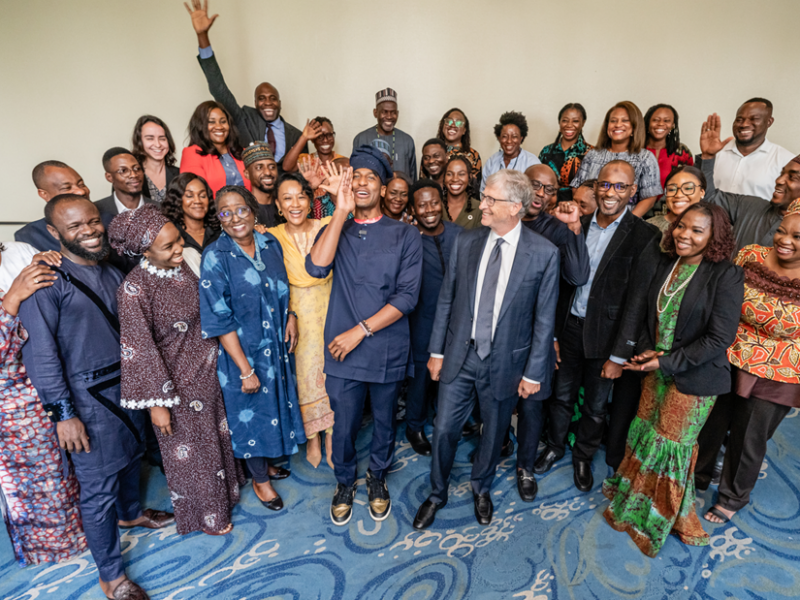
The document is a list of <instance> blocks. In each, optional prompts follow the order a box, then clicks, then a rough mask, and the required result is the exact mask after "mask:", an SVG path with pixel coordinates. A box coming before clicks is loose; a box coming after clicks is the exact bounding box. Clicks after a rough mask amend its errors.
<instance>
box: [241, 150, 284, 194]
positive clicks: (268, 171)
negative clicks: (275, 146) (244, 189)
mask: <svg viewBox="0 0 800 600" xmlns="http://www.w3.org/2000/svg"><path fill="white" fill-rule="evenodd" d="M244 175H245V177H247V179H249V180H250V183H251V184H253V187H255V188H258V190H259V191H261V192H264V193H265V194H271V193H272V192H274V191H275V184H276V183H277V182H278V163H276V162H275V161H274V160H272V159H271V158H265V159H264V160H257V161H256V162H254V163H251V164H250V166H248V167H247V168H246V169H245V171H244Z"/></svg>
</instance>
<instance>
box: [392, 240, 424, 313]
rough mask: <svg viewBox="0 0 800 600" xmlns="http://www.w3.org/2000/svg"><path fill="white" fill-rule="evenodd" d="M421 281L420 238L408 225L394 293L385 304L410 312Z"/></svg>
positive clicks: (416, 298)
mask: <svg viewBox="0 0 800 600" xmlns="http://www.w3.org/2000/svg"><path fill="white" fill-rule="evenodd" d="M421 281H422V240H421V239H420V237H419V235H418V234H417V233H416V229H413V228H411V227H409V228H408V233H407V234H406V236H405V240H404V241H403V253H402V255H401V257H400V270H399V272H398V274H397V284H396V285H395V290H394V294H392V295H391V296H389V297H388V298H387V299H386V304H391V305H392V306H394V307H395V308H396V309H397V310H399V311H400V312H401V313H403V314H404V315H407V314H409V313H411V312H412V311H413V310H414V309H415V308H416V307H417V300H419V287H420V282H421Z"/></svg>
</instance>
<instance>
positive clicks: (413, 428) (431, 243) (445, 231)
mask: <svg viewBox="0 0 800 600" xmlns="http://www.w3.org/2000/svg"><path fill="white" fill-rule="evenodd" d="M410 195H411V206H412V208H413V210H414V213H413V214H414V217H415V219H416V223H417V229H419V232H420V234H421V235H420V239H421V240H422V280H421V282H420V288H419V300H418V302H417V306H416V308H415V309H414V312H412V313H411V314H410V315H408V324H409V326H410V328H411V354H412V356H413V358H414V375H412V376H411V377H409V379H408V396H407V399H406V439H407V440H408V441H409V443H410V444H411V447H412V448H413V449H414V451H415V452H416V453H417V454H421V455H422V456H430V454H431V443H430V441H428V437H427V436H426V435H425V423H426V421H427V419H428V397H429V396H430V394H429V393H428V392H429V390H430V388H431V378H430V375H429V374H428V366H427V363H428V358H429V357H430V355H429V354H428V343H429V342H430V340H431V331H432V330H433V318H434V316H435V315H436V301H437V300H438V299H439V290H440V289H441V287H442V281H443V280H444V274H445V272H446V271H447V264H448V263H449V262H450V251H451V250H452V249H453V244H454V243H455V241H456V237H457V236H458V234H459V232H461V231H463V228H462V227H461V226H460V225H456V224H455V223H451V222H450V221H443V220H442V214H443V213H442V205H443V202H442V188H441V186H440V185H439V184H438V183H436V182H435V181H433V180H432V179H420V180H418V181H417V182H416V183H415V184H414V185H412V186H411V192H410Z"/></svg>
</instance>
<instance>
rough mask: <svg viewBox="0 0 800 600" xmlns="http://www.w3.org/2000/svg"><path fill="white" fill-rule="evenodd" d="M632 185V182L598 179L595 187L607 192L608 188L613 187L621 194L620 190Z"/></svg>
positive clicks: (622, 190)
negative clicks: (613, 181) (612, 181)
mask: <svg viewBox="0 0 800 600" xmlns="http://www.w3.org/2000/svg"><path fill="white" fill-rule="evenodd" d="M632 185H633V184H632V183H611V182H610V181H598V182H597V189H598V190H603V191H604V192H607V191H608V190H610V189H611V188H612V187H613V188H614V190H615V191H617V192H619V193H620V194H621V193H622V192H624V191H625V190H627V189H628V188H629V187H631V186H632Z"/></svg>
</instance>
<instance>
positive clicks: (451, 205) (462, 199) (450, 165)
mask: <svg viewBox="0 0 800 600" xmlns="http://www.w3.org/2000/svg"><path fill="white" fill-rule="evenodd" d="M470 169H471V163H470V160H469V158H468V157H466V156H464V155H463V154H454V155H453V156H451V157H450V159H449V160H448V161H447V166H446V167H445V169H444V197H443V201H444V202H443V204H444V220H445V221H452V222H453V223H455V224H456V225H460V226H461V227H463V228H464V229H477V228H478V227H481V226H482V225H481V211H480V209H479V208H478V206H479V205H480V202H479V201H478V199H477V198H474V197H473V194H474V182H473V180H472V177H471V175H470Z"/></svg>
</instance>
